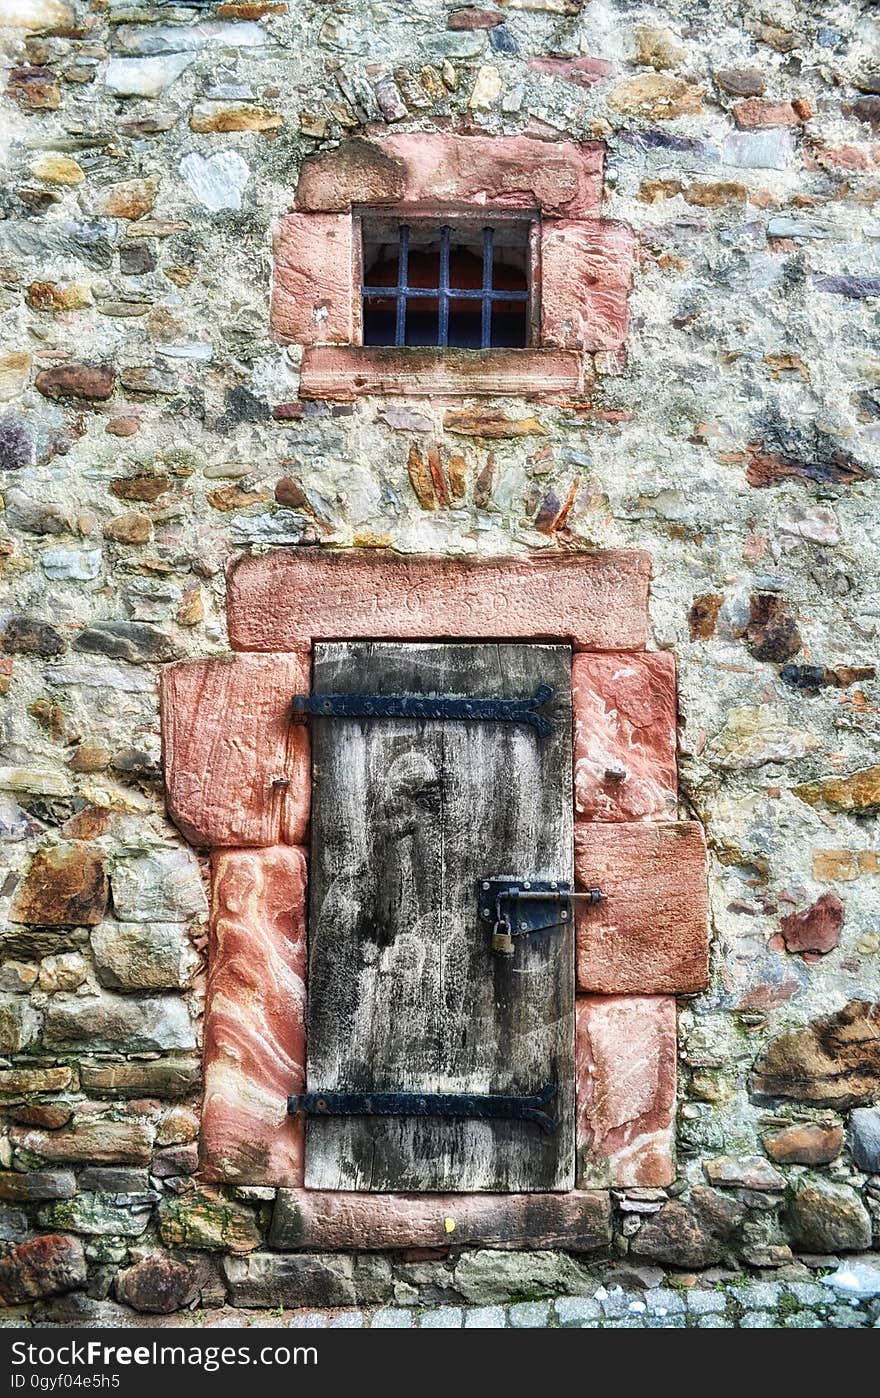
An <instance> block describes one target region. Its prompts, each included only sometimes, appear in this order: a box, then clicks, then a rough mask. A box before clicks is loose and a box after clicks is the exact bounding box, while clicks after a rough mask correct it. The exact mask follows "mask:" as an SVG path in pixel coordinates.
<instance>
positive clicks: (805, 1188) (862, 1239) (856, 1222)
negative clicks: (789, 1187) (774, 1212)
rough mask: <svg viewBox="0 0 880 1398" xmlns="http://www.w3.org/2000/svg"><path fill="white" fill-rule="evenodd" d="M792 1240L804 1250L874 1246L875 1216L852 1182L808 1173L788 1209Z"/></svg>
mask: <svg viewBox="0 0 880 1398" xmlns="http://www.w3.org/2000/svg"><path fill="white" fill-rule="evenodd" d="M786 1220H787V1223H788V1229H789V1232H790V1234H791V1239H792V1243H793V1244H794V1246H795V1247H797V1248H799V1249H800V1250H801V1251H803V1252H816V1253H823V1252H824V1253H830V1252H860V1251H862V1250H864V1249H866V1248H869V1247H870V1246H871V1216H870V1214H869V1213H868V1211H867V1209H866V1208H865V1206H864V1204H863V1203H862V1201H861V1199H860V1198H859V1196H858V1194H856V1192H855V1190H854V1189H851V1188H850V1187H849V1185H845V1184H834V1183H832V1181H830V1180H826V1179H824V1178H823V1177H822V1176H819V1175H816V1176H814V1177H809V1176H805V1177H804V1178H803V1179H801V1180H800V1181H799V1182H798V1184H797V1185H796V1186H795V1189H794V1190H793V1192H792V1196H791V1199H790V1200H789V1203H788V1208H787V1211H786Z"/></svg>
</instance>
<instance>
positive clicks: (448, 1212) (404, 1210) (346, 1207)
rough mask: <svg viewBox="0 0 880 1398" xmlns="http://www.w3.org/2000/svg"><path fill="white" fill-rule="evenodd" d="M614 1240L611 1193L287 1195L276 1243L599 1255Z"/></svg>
mask: <svg viewBox="0 0 880 1398" xmlns="http://www.w3.org/2000/svg"><path fill="white" fill-rule="evenodd" d="M610 1240H611V1209H610V1201H609V1198H608V1195H607V1194H605V1193H602V1192H600V1191H594V1190H590V1191H584V1190H571V1191H570V1192H568V1193H564V1194H551V1193H548V1194H415V1195H413V1194H366V1193H351V1194H346V1193H336V1192H335V1191H325V1190H314V1189H296V1190H286V1189H285V1190H282V1191H281V1192H280V1194H279V1196H278V1202H277V1204H276V1206H275V1214H274V1217H273V1220H272V1228H271V1232H270V1234H269V1242H270V1244H271V1246H272V1247H276V1248H293V1249H301V1248H305V1249H309V1248H316V1249H319V1250H320V1251H322V1252H323V1251H325V1250H336V1249H350V1248H358V1249H364V1248H365V1249H369V1250H377V1251H378V1250H383V1249H386V1248H413V1247H418V1248H422V1247H427V1248H442V1247H449V1246H450V1245H452V1246H453V1247H462V1246H465V1247H489V1248H499V1249H510V1248H564V1249H565V1250H566V1251H568V1252H592V1251H593V1250H594V1249H596V1248H600V1247H603V1246H605V1245H606V1244H607V1243H608V1242H610Z"/></svg>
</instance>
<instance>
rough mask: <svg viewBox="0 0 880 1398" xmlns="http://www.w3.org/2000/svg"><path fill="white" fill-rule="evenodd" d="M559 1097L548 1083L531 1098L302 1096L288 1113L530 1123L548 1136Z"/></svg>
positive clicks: (292, 1100) (453, 1094)
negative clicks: (551, 1106)
mask: <svg viewBox="0 0 880 1398" xmlns="http://www.w3.org/2000/svg"><path fill="white" fill-rule="evenodd" d="M555 1096H556V1085H555V1084H554V1083H547V1084H546V1085H545V1086H544V1087H542V1088H541V1090H540V1092H533V1093H532V1094H531V1095H530V1096H529V1095H527V1096H506V1095H502V1094H497V1095H488V1096H486V1095H481V1094H479V1093H472V1092H300V1093H298V1094H297V1095H296V1096H295V1097H288V1099H287V1110H288V1112H290V1113H291V1114H297V1113H303V1114H304V1115H305V1116H314V1117H322V1116H323V1117H328V1116H448V1117H458V1118H461V1119H464V1120H469V1119H476V1120H480V1121H487V1120H493V1121H495V1120H498V1121H530V1122H533V1123H534V1125H535V1126H538V1127H540V1129H541V1130H542V1131H544V1132H545V1133H546V1134H547V1135H553V1133H554V1132H555V1131H556V1128H557V1126H558V1124H559V1123H558V1122H557V1121H556V1118H555V1117H553V1116H551V1115H550V1113H549V1112H548V1111H546V1110H545V1108H546V1107H548V1106H549V1104H550V1103H551V1102H552V1101H553V1098H554V1097H555Z"/></svg>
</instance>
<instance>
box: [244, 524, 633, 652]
mask: <svg viewBox="0 0 880 1398" xmlns="http://www.w3.org/2000/svg"><path fill="white" fill-rule="evenodd" d="M649 573H650V556H649V555H648V554H647V553H641V552H635V551H632V552H631V551H628V550H622V549H621V550H618V549H601V550H596V551H595V552H592V553H578V554H554V555H543V554H539V555H537V556H535V555H533V556H531V557H529V558H517V559H501V558H485V559H479V560H474V561H470V560H466V559H458V558H432V557H426V556H424V555H421V556H414V555H406V556H401V555H399V554H391V553H385V552H381V551H379V550H373V549H370V550H363V551H355V550H349V551H343V550H340V551H331V550H325V549H311V548H310V549H285V550H281V549H274V550H273V551H272V552H271V553H267V554H263V555H262V556H260V557H248V556H240V557H239V558H238V559H237V560H235V561H233V563H232V565H231V569H230V573H229V580H228V581H229V586H228V618H229V634H230V637H231V640H232V645H233V646H235V648H236V649H237V650H244V651H268V650H277V649H278V648H279V647H282V648H284V649H289V650H294V649H296V648H297V647H298V646H303V645H304V644H309V643H310V642H311V641H312V639H316V640H333V639H339V638H343V637H344V638H348V639H352V640H357V639H361V638H366V639H370V638H375V639H377V640H380V639H387V640H422V639H426V640H454V639H457V638H464V639H482V638H486V639H487V640H517V639H519V640H539V639H540V640H561V639H562V640H564V639H570V640H571V642H572V643H573V644H574V646H575V647H576V648H579V649H588V648H592V647H595V648H597V649H603V650H629V649H637V648H639V647H641V646H644V644H645V632H646V627H647V611H646V607H647V595H648V578H649Z"/></svg>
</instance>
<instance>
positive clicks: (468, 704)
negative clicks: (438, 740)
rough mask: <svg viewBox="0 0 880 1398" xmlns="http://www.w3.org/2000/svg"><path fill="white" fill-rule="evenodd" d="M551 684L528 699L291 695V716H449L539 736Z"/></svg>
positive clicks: (545, 728) (547, 725)
mask: <svg viewBox="0 0 880 1398" xmlns="http://www.w3.org/2000/svg"><path fill="white" fill-rule="evenodd" d="M553 694H554V690H553V686H552V685H549V684H541V685H539V686H538V688H537V689H536V690H535V693H534V694H533V695H532V697H531V699H467V698H461V697H457V698H454V697H452V696H448V695H437V696H435V695H424V694H295V695H294V697H293V712H294V714H295V715H303V716H305V715H311V717H312V718H378V719H382V718H415V719H447V720H448V719H452V720H458V721H461V720H471V721H472V722H473V721H479V722H485V721H487V720H488V721H489V722H492V723H526V724H528V725H529V726H530V727H532V728H534V729H535V730H536V731H537V733H538V734H539V736H540V737H542V738H546V737H547V735H548V734H549V733H550V732H552V729H553V724H552V722H551V720H550V719H549V718H548V717H547V715H546V714H542V713H539V709H540V708H541V707H542V706H543V705H544V704H546V703H547V701H548V700H549V699H552V698H553Z"/></svg>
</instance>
